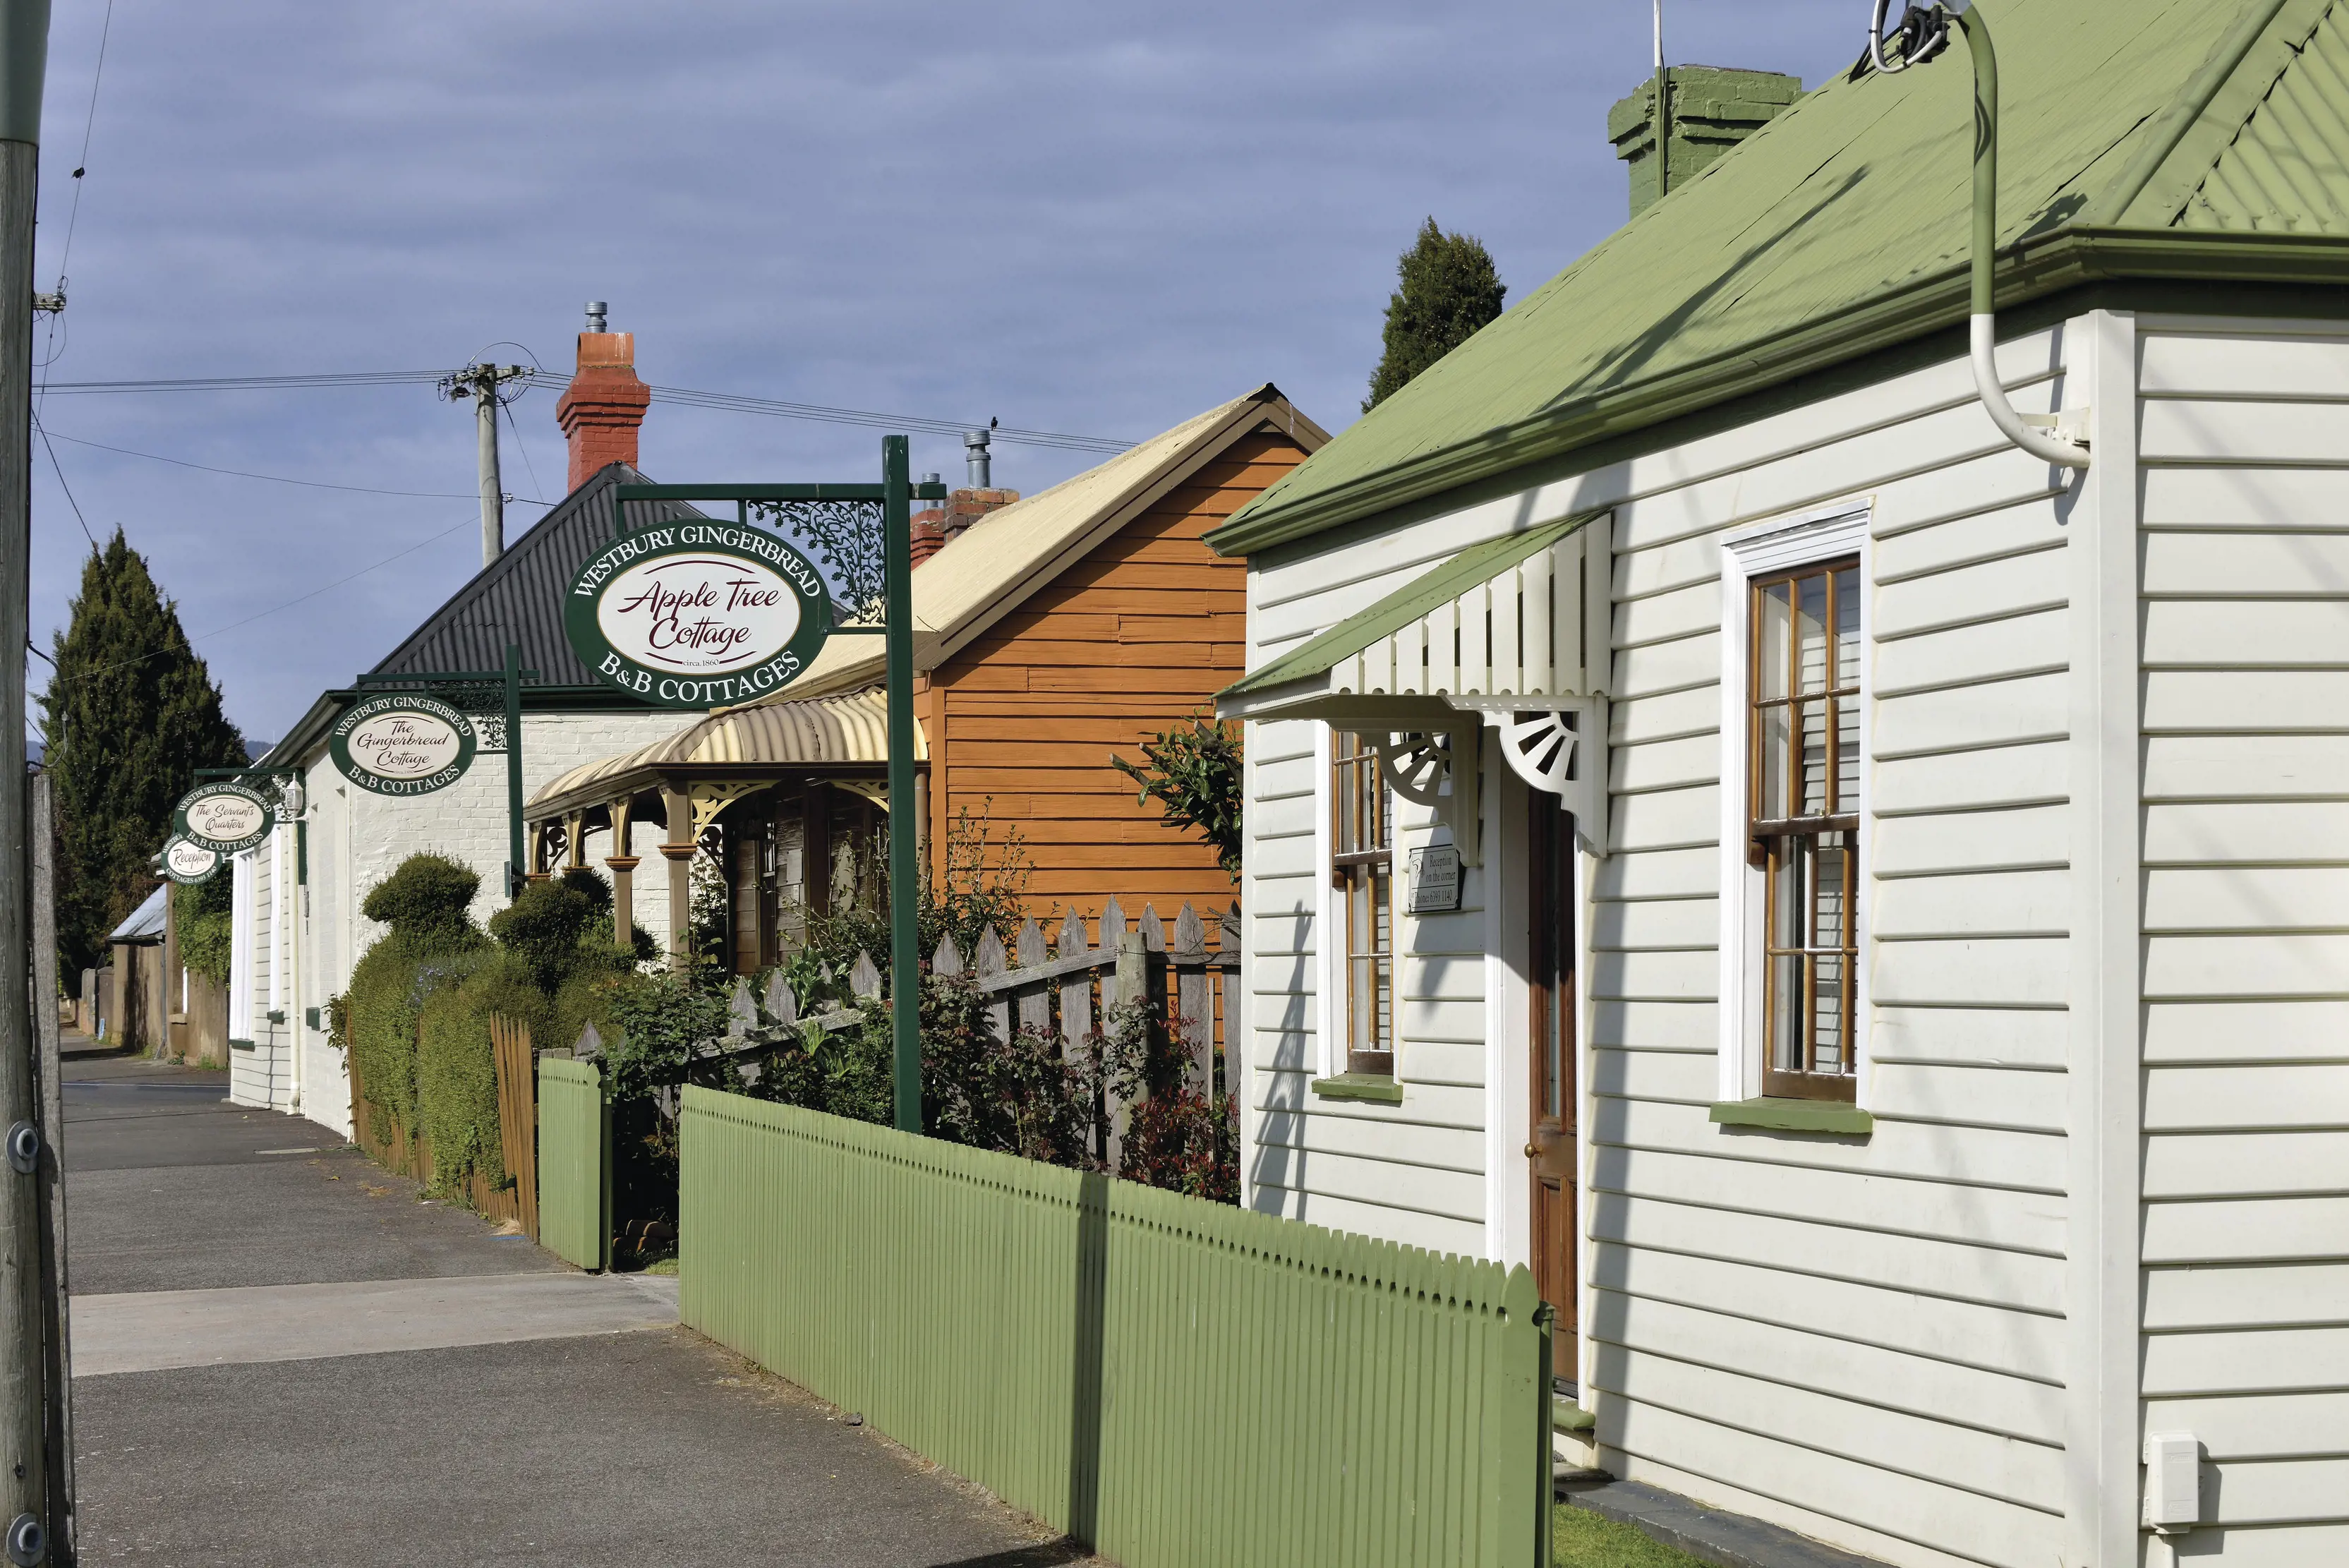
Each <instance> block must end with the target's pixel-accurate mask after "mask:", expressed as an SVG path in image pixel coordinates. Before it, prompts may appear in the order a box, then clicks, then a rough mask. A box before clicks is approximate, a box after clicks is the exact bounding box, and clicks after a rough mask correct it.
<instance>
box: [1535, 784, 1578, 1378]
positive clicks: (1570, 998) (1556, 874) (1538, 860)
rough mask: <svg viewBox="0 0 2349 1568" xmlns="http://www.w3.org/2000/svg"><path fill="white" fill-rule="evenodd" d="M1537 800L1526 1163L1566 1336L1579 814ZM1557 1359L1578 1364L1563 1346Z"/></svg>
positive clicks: (1541, 1262) (1549, 1297) (1541, 1272)
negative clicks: (1576, 831) (1576, 830)
mask: <svg viewBox="0 0 2349 1568" xmlns="http://www.w3.org/2000/svg"><path fill="white" fill-rule="evenodd" d="M1528 793H1529V794H1530V796H1531V821H1530V823H1529V827H1530V830H1531V831H1530V832H1529V833H1528V835H1527V845H1526V847H1527V849H1528V851H1529V853H1528V855H1527V856H1526V863H1527V867H1528V869H1529V871H1530V873H1531V877H1532V897H1531V898H1528V899H1527V900H1526V904H1527V915H1528V919H1529V921H1530V925H1531V929H1530V930H1529V932H1528V936H1529V938H1530V940H1528V941H1527V942H1526V957H1527V979H1528V981H1529V984H1528V986H1527V991H1528V993H1529V994H1528V998H1527V1001H1528V1006H1527V1008H1526V1012H1527V1014H1528V1017H1529V1019H1530V1022H1531V1025H1532V1028H1531V1033H1532V1038H1531V1039H1530V1040H1529V1041H1528V1042H1527V1044H1528V1045H1529V1046H1530V1047H1531V1049H1530V1050H1528V1051H1527V1053H1526V1056H1527V1058H1528V1061H1529V1064H1530V1065H1531V1069H1532V1084H1531V1088H1532V1097H1531V1101H1530V1103H1529V1106H1528V1109H1529V1111H1530V1113H1531V1114H1530V1116H1529V1119H1528V1126H1529V1127H1530V1128H1531V1137H1529V1138H1528V1139H1527V1141H1526V1163H1527V1165H1528V1167H1529V1168H1530V1175H1531V1179H1532V1183H1533V1192H1532V1198H1533V1205H1532V1218H1533V1249H1532V1251H1533V1270H1534V1282H1535V1283H1536V1284H1537V1285H1538V1286H1539V1287H1540V1289H1541V1293H1542V1299H1543V1300H1544V1301H1546V1302H1547V1303H1549V1304H1550V1305H1551V1306H1553V1307H1555V1308H1556V1309H1557V1326H1558V1330H1559V1332H1560V1333H1561V1334H1570V1333H1572V1332H1573V1330H1574V1327H1575V1261H1576V1248H1575V1220H1574V1215H1575V1156H1574V1146H1575V1137H1574V1132H1575V1106H1576V1096H1575V1083H1574V1059H1575V1037H1574V954H1575V949H1576V942H1575V934H1574V911H1575V902H1574V819H1573V817H1571V816H1569V815H1568V814H1567V813H1566V811H1565V810H1564V809H1563V808H1562V807H1561V805H1560V803H1559V801H1558V798H1557V796H1556V795H1554V794H1549V793H1548V792H1547V791H1546V790H1534V791H1530V792H1528ZM1557 1364H1558V1366H1560V1367H1561V1368H1564V1367H1570V1366H1573V1365H1574V1363H1573V1360H1572V1356H1571V1353H1570V1348H1569V1347H1568V1346H1567V1345H1560V1346H1559V1349H1558V1356H1557Z"/></svg>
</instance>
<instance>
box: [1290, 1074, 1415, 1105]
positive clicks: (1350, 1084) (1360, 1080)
mask: <svg viewBox="0 0 2349 1568" xmlns="http://www.w3.org/2000/svg"><path fill="white" fill-rule="evenodd" d="M1312 1088H1313V1092H1314V1093H1315V1094H1316V1095H1318V1096H1320V1097H1321V1098H1323V1099H1325V1100H1371V1101H1375V1102H1377V1103H1378V1104H1381V1105H1388V1106H1399V1105H1401V1104H1402V1085H1401V1084H1398V1083H1396V1082H1395V1081H1394V1080H1393V1079H1392V1078H1382V1077H1380V1076H1379V1075H1376V1074H1374V1073H1340V1074H1339V1075H1337V1076H1336V1077H1334V1078H1316V1079H1314V1080H1313V1084H1312Z"/></svg>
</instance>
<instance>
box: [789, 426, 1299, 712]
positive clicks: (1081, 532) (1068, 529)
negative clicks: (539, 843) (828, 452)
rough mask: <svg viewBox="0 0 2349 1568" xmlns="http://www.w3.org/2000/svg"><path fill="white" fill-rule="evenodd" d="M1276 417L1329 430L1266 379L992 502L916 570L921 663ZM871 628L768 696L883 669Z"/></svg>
mask: <svg viewBox="0 0 2349 1568" xmlns="http://www.w3.org/2000/svg"><path fill="white" fill-rule="evenodd" d="M1268 419H1269V420H1271V421H1274V422H1275V423H1276V424H1278V425H1279V426H1281V428H1282V429H1283V430H1285V431H1288V433H1289V434H1290V435H1292V436H1294V437H1295V438H1296V439H1297V441H1298V442H1299V445H1301V446H1303V447H1304V448H1305V449H1306V451H1307V452H1312V451H1314V450H1315V449H1317V448H1318V447H1319V445H1320V444H1321V443H1322V442H1323V441H1327V440H1328V439H1329V437H1328V435H1327V434H1326V433H1325V432H1324V431H1322V430H1321V428H1320V427H1319V425H1317V424H1315V423H1314V422H1313V421H1311V420H1309V419H1307V418H1306V417H1305V416H1304V415H1302V414H1300V413H1299V412H1298V411H1297V410H1296V409H1295V408H1294V407H1292V406H1291V405H1290V404H1289V401H1288V399H1287V398H1285V397H1283V396H1281V393H1280V389H1279V388H1278V387H1276V386H1274V385H1272V383H1270V382H1269V381H1268V382H1266V383H1265V384H1264V385H1263V386H1261V387H1258V388H1257V389H1256V390H1254V391H1252V392H1249V393H1247V394H1246V395H1245V396H1243V397H1237V398H1234V399H1233V400H1231V401H1229V402H1227V403H1222V404H1218V405H1217V406H1216V407H1215V408H1212V409H1209V410H1207V411H1206V412H1205V413H1203V414H1199V415H1196V416H1195V417H1194V418H1191V419H1187V420H1185V421H1183V422H1182V423H1181V424H1179V425H1176V426H1175V427H1174V429H1173V430H1170V431H1164V432H1162V433H1160V434H1158V435H1155V436H1153V437H1151V438H1150V440H1148V441H1143V442H1142V443H1140V444H1139V445H1136V446H1131V447H1128V448H1127V449H1126V450H1125V451H1123V452H1120V453H1118V454H1117V455H1116V456H1115V457H1113V458H1111V459H1110V460H1109V461H1108V462H1104V463H1102V464H1100V465H1098V466H1096V467H1093V468H1089V469H1087V470H1085V472H1082V473H1080V474H1078V475H1076V476H1075V477H1074V478H1071V479H1064V480H1062V481H1061V483H1058V484H1055V485H1053V486H1052V487H1051V488H1050V489H1049V490H1040V491H1038V492H1037V493H1035V494H1033V495H1029V496H1023V497H1021V498H1020V499H1019V500H1018V501H1015V502H1013V503H1012V504H1010V505H1009V506H1006V507H1002V508H1000V509H999V510H998V511H994V512H990V513H988V514H987V515H986V516H984V517H981V518H980V519H979V520H978V522H977V523H974V524H971V526H970V527H969V528H968V529H966V530H965V531H964V532H963V533H962V535H960V536H958V537H957V538H955V539H954V540H952V541H950V542H949V543H948V544H947V545H946V546H945V547H944V548H943V549H941V550H939V551H938V552H937V554H936V555H935V556H931V557H930V558H929V559H928V560H926V561H925V562H923V563H922V566H921V568H920V570H918V571H916V573H915V574H914V666H915V668H916V669H917V670H928V669H931V668H933V667H935V666H936V664H938V663H939V662H940V661H941V660H942V659H945V658H946V657H947V656H948V655H950V654H952V653H953V651H954V650H955V649H957V648H959V647H961V646H962V645H963V644H964V643H965V642H968V640H969V639H971V638H972V637H974V636H976V635H978V632H979V631H981V630H983V629H985V628H986V626H988V625H989V624H991V623H992V622H993V621H994V620H995V619H996V618H999V617H1000V616H1002V615H1004V614H1006V613H1007V612H1009V611H1010V610H1012V609H1015V608H1017V607H1019V604H1020V602H1021V601H1022V600H1024V599H1026V598H1027V597H1028V595H1029V594H1030V592H1032V591H1033V590H1035V589H1036V588H1039V587H1042V586H1043V585H1044V584H1045V583H1047V582H1050V580H1051V579H1052V578H1053V577H1054V576H1058V575H1059V574H1060V572H1061V571H1062V570H1063V569H1064V568H1065V567H1066V566H1067V565H1068V564H1069V559H1070V556H1071V553H1072V552H1081V551H1082V550H1085V549H1090V548H1092V545H1094V544H1095V543H1097V541H1096V540H1095V539H1094V538H1093V535H1095V534H1096V533H1097V532H1098V531H1100V530H1101V529H1102V528H1104V527H1106V526H1108V525H1111V524H1114V523H1116V522H1117V521H1118V520H1119V519H1120V517H1121V514H1123V513H1124V512H1125V511H1126V510H1127V509H1128V508H1129V507H1130V506H1132V505H1133V503H1135V502H1136V501H1137V500H1140V499H1143V498H1154V492H1155V491H1156V490H1157V489H1159V488H1160V487H1161V485H1162V483H1164V481H1166V480H1167V478H1168V477H1169V476H1170V475H1173V474H1176V473H1179V472H1184V471H1185V470H1187V469H1188V468H1190V467H1193V466H1195V464H1196V463H1198V462H1204V461H1206V459H1207V458H1209V457H1212V456H1213V455H1214V454H1215V453H1216V452H1218V451H1221V450H1222V449H1223V448H1224V447H1225V446H1226V445H1228V444H1229V443H1230V442H1231V441H1233V440H1234V439H1236V438H1237V437H1239V436H1242V435H1245V434H1247V432H1248V431H1252V430H1255V429H1257V427H1258V426H1259V425H1260V424H1261V423H1262V422H1263V421H1265V420H1268ZM881 643H882V639H879V638H874V637H836V638H834V639H832V640H831V641H830V642H828V643H826V644H825V645H824V648H823V652H821V653H819V654H817V655H816V659H815V662H814V663H813V664H812V665H811V666H810V667H809V669H808V672H807V673H806V674H805V675H802V676H801V677H800V678H799V680H795V681H793V682H792V685H791V687H790V688H789V689H788V690H787V691H784V692H782V693H781V694H779V695H778V696H776V697H773V698H770V699H768V701H799V700H801V699H802V698H805V697H808V696H811V695H814V694H819V693H822V692H826V691H844V690H846V689H848V688H851V687H855V686H862V685H864V684H866V683H867V682H869V681H874V680H881V679H883V678H884V676H885V674H886V672H887V669H888V654H887V650H886V649H884V648H883V647H882V646H881Z"/></svg>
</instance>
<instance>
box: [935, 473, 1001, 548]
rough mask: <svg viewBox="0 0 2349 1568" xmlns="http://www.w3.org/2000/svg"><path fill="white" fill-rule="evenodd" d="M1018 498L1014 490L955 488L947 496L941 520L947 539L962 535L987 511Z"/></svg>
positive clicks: (992, 510) (996, 508)
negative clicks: (944, 512)
mask: <svg viewBox="0 0 2349 1568" xmlns="http://www.w3.org/2000/svg"><path fill="white" fill-rule="evenodd" d="M1017 500H1019V492H1018V491H1016V490H998V489H995V488H993V487H992V486H989V487H988V489H985V490H968V489H966V490H957V491H956V492H954V493H952V494H951V495H948V496H947V509H946V515H945V517H944V519H943V520H942V521H943V523H944V524H945V526H944V530H943V531H944V533H945V535H946V537H947V539H948V540H952V539H958V538H960V537H962V535H963V531H964V530H965V529H967V528H968V527H969V526H970V525H971V524H974V523H976V522H978V520H979V519H980V518H982V517H984V516H986V515H987V514H988V513H990V512H994V511H997V510H999V509H1000V508H1002V507H1006V506H1009V505H1010V504H1012V503H1013V502H1015V501H1017Z"/></svg>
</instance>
